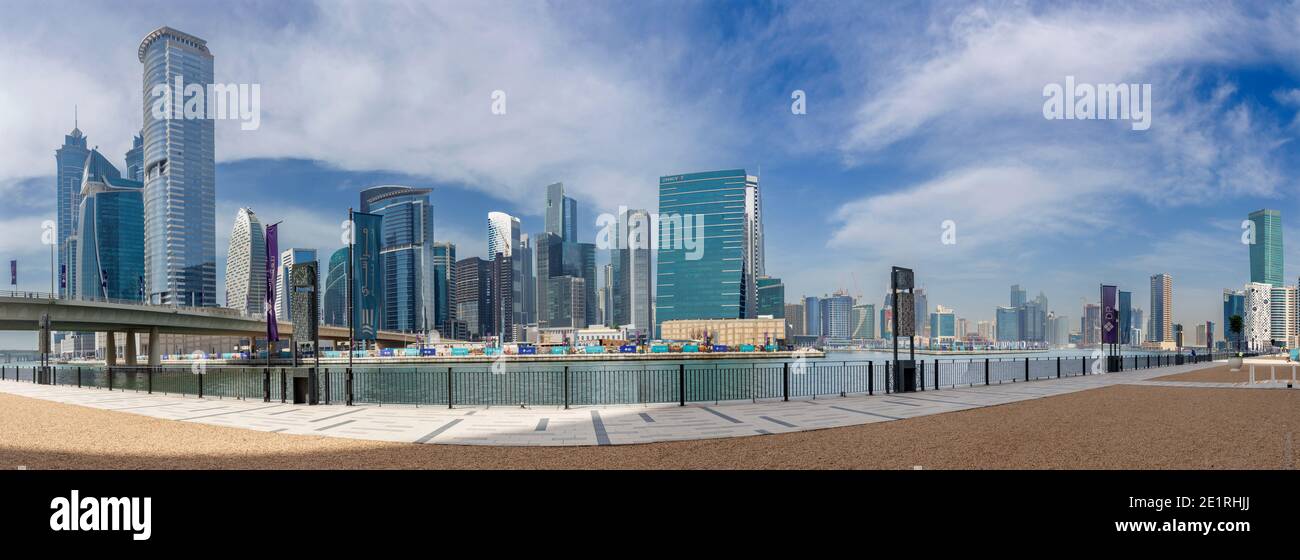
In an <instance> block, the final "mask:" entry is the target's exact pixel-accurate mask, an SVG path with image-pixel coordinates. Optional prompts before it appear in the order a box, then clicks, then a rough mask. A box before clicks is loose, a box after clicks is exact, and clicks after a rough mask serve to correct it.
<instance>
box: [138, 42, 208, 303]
mask: <svg viewBox="0 0 1300 560" xmlns="http://www.w3.org/2000/svg"><path fill="white" fill-rule="evenodd" d="M139 58H140V63H141V64H143V65H144V99H143V112H144V132H143V136H144V138H143V149H144V155H143V173H144V211H145V213H144V229H145V253H144V267H145V272H146V277H145V281H146V285H147V291H148V296H149V297H148V299H149V301H151V302H154V303H175V304H180V305H195V306H213V305H217V247H216V243H217V235H216V228H217V218H216V207H217V198H216V151H215V145H214V130H215V129H214V126H213V120H212V119H207V118H201V119H194V118H191V119H186V118H184V117H183V112H181V111H182V109H183V107H178V106H173V112H172V113H171V114H169V115H166V116H165V118H155V117H154V115H153V105H154V94H153V89H154V86H158V85H168V86H170V87H173V88H174V87H175V86H176V84H177V83H178V82H179V83H182V84H188V85H199V86H201V87H206V86H207V85H209V84H212V83H213V80H212V53H211V52H209V51H208V47H207V42H206V41H204V40H203V39H200V38H198V37H195V36H193V35H190V34H187V33H182V32H180V31H177V30H175V29H172V28H170V27H160V28H158V29H156V30H154V31H153V32H152V33H150V34H148V35H146V36H145V38H144V40H143V41H141V42H140V49H139ZM176 95H179V94H176Z"/></svg>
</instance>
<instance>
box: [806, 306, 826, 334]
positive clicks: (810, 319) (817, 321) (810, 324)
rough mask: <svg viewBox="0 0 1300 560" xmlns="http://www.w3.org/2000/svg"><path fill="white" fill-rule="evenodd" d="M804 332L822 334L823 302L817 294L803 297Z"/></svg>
mask: <svg viewBox="0 0 1300 560" xmlns="http://www.w3.org/2000/svg"><path fill="white" fill-rule="evenodd" d="M803 333H804V334H805V335H807V336H818V337H819V336H822V334H823V333H822V304H821V300H819V299H818V298H817V296H807V297H805V298H803Z"/></svg>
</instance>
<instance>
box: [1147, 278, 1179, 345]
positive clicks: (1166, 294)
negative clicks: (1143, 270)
mask: <svg viewBox="0 0 1300 560" xmlns="http://www.w3.org/2000/svg"><path fill="white" fill-rule="evenodd" d="M1173 323H1174V279H1173V277H1172V276H1170V275H1168V274H1163V273H1162V274H1156V275H1155V276H1152V277H1151V328H1150V330H1149V331H1148V334H1147V338H1148V339H1149V340H1151V341H1152V342H1173V340H1174V332H1173V326H1172V325H1173Z"/></svg>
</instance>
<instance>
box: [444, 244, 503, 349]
mask: <svg viewBox="0 0 1300 560" xmlns="http://www.w3.org/2000/svg"><path fill="white" fill-rule="evenodd" d="M454 281H455V283H456V291H455V294H456V299H455V300H454V301H455V309H456V311H455V312H456V317H455V320H456V321H462V322H464V329H465V332H464V333H454V336H453V338H467V339H469V340H481V339H482V338H483V337H484V336H485V334H486V333H488V332H491V325H493V324H494V318H493V317H492V310H493V309H494V308H495V306H494V305H493V303H492V295H493V294H494V293H495V292H494V291H493V289H492V263H491V261H486V260H483V259H481V258H479V257H469V258H466V259H461V260H459V261H456V272H455V278H454ZM453 331H454V328H453ZM462 334H463V336H462Z"/></svg>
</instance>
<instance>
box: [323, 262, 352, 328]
mask: <svg viewBox="0 0 1300 560" xmlns="http://www.w3.org/2000/svg"><path fill="white" fill-rule="evenodd" d="M347 313H348V248H347V247H344V248H342V249H339V250H337V251H334V254H333V255H330V262H329V270H328V271H327V272H326V273H325V299H324V303H323V304H322V306H321V321H322V322H323V323H324V324H326V325H332V326H340V327H341V326H347V324H348V315H347Z"/></svg>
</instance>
